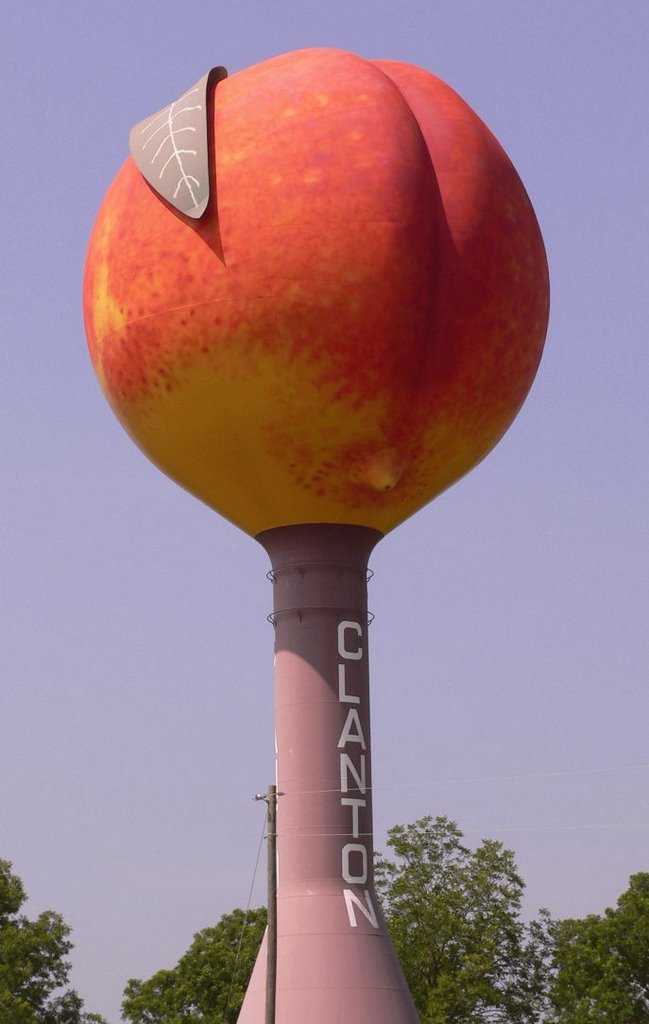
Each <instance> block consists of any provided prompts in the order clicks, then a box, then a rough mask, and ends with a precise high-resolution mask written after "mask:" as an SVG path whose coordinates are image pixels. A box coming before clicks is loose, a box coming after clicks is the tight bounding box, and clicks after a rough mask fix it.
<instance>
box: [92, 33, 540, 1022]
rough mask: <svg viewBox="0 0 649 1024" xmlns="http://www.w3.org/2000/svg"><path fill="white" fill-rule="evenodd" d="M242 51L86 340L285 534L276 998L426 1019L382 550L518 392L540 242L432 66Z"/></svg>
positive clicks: (98, 229) (137, 405)
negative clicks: (393, 763) (377, 563)
mask: <svg viewBox="0 0 649 1024" xmlns="http://www.w3.org/2000/svg"><path fill="white" fill-rule="evenodd" d="M224 76H225V72H224V71H223V69H218V72H217V73H216V74H213V75H212V76H211V77H208V78H206V79H204V80H203V81H202V85H201V84H200V83H199V86H200V87H198V86H197V87H196V90H191V91H190V92H189V93H187V94H185V96H184V97H182V98H181V101H178V102H177V103H176V104H171V105H170V106H169V107H167V108H165V110H164V111H161V112H160V114H159V115H157V116H156V117H154V118H152V119H148V120H145V121H144V122H142V124H141V126H138V132H135V138H134V136H133V135H132V145H133V153H134V158H133V157H130V158H129V159H127V161H126V163H125V164H124V165H123V167H122V169H121V171H120V172H119V174H118V175H117V177H116V179H115V181H114V182H113V185H112V186H111V188H110V190H109V192H108V194H107V196H106V199H105V201H104V204H103V206H102V208H101V210H100V212H99V216H98V218H97V222H96V225H95V228H94V231H93V234H92V238H91V242H90V248H89V253H88V260H87V265H86V275H85V282H84V308H85V319H86V327H87V334H88V340H89V346H90V352H91V356H92V360H93V364H94V367H95V370H96V372H97V376H98V378H99V381H100V384H101V386H102V388H103V390H104V392H105V394H106V397H107V398H108V400H109V402H110V403H111V405H112V407H113V409H114V411H115V413H116V414H117V416H118V417H119V419H120V420H121V422H122V423H123V425H124V426H125V428H126V430H127V431H128V432H129V433H130V435H131V436H132V438H133V439H134V440H135V442H136V443H137V444H138V445H139V446H140V447H141V448H142V449H143V450H144V451H145V452H146V454H147V455H148V456H149V457H150V458H151V459H152V460H153V461H154V462H155V463H156V464H157V465H158V466H159V467H160V468H161V469H163V470H164V472H166V473H167V474H168V475H169V476H171V477H172V478H173V479H174V480H176V481H177V482H178V483H179V484H181V485H182V486H183V487H185V488H187V490H189V491H191V492H192V493H193V494H195V495H197V496H198V497H199V498H201V499H202V500H203V501H205V502H206V503H207V504H208V505H210V506H211V507H212V508H214V509H215V510H216V511H218V512H220V513H221V514H222V515H224V516H226V517H227V518H229V519H230V520H232V521H233V522H234V523H236V524H237V525H238V526H240V527H241V528H242V529H244V530H245V531H247V532H248V533H250V534H251V535H252V536H254V537H256V538H257V539H258V540H259V541H260V542H261V543H262V544H263V545H264V546H265V548H266V550H267V551H268V552H269V554H270V557H271V561H272V565H273V570H272V574H271V575H272V578H273V582H274V588H275V611H274V614H273V621H274V625H275V629H276V654H277V657H276V692H277V701H276V710H277V773H278V774H277V777H278V785H279V788H280V790H281V791H282V793H283V795H282V797H281V801H280V808H279V816H278V851H279V867H280V885H279V890H278V908H279V910H278V958H277V1003H276V1008H277V1021H278V1022H279V1024H303V1022H304V1021H306V1020H310V1021H312V1022H313V1024H333V1022H334V1021H338V1022H347V1021H349V1022H354V1024H406V1022H410V1024H412V1022H415V1021H416V1019H417V1017H416V1013H415V1010H414V1007H413V1005H412V1002H411V999H410V996H409V993H408V991H407V987H406V985H405V982H404V980H403V977H402V975H401V972H400V968H399V966H398V963H397V961H396V958H395V956H394V953H393V951H392V947H391V945H390V942H389V939H388V937H387V933H386V931H385V928H384V925H383V923H382V920H381V916H380V911H379V908H378V906H377V904H376V897H375V895H374V892H373V888H372V863H371V858H372V823H371V822H372V819H371V778H370V735H369V690H368V670H367V604H366V570H367V560H368V557H369V554H370V552H371V550H372V548H373V546H374V545H375V544H376V543H377V542H378V541H379V540H380V539H381V537H382V536H383V535H384V534H385V533H386V532H388V531H389V530H391V529H392V528H393V527H395V526H396V525H398V524H399V523H400V522H402V521H403V520H404V519H405V518H407V517H408V516H409V515H411V514H412V513H414V512H415V511H417V509H419V508H420V507H421V506H422V505H424V504H425V503H426V502H428V501H430V500H431V499H432V498H434V497H435V496H436V495H437V494H439V493H440V492H441V491H443V490H444V489H445V488H446V487H448V486H449V485H450V484H452V483H453V482H454V481H455V480H457V479H458V478H459V477H461V476H462V475H463V474H464V473H466V472H467V471H468V470H469V469H471V467H472V466H474V465H475V464H476V463H477V462H479V461H480V460H481V459H482V458H483V457H484V456H485V455H486V454H487V453H488V452H489V450H490V449H491V448H492V447H493V446H494V445H495V444H496V443H497V441H498V440H499V439H500V437H501V436H502V435H503V433H504V432H505V431H506V429H507V428H508V426H509V425H510V423H511V422H512V420H513V418H514V417H515V415H516V413H517V412H518V410H519V408H520V406H521V404H522V402H523V401H524V399H525V396H526V394H527V392H528V390H529V388H530V386H531V383H532V380H533V378H534V374H535V372H536V369H537V366H538V362H539V359H540V356H541V351H542V347H543V341H544V337H545V331H546V327H547V317H548V276H547V266H546V260H545V254H544V249H543V243H542V239H541V235H540V232H539V229H538V225H537V222H536V219H535V216H534V212H533V210H532V207H531V204H530V202H529V199H528V197H527V195H526V193H525V190H524V188H523V186H522V184H521V182H520V180H519V178H518V176H517V174H516V172H515V170H514V168H513V167H512V165H511V163H510V161H509V160H508V158H507V156H506V155H505V153H504V152H503V150H502V148H501V147H500V145H499V143H498V142H497V141H496V139H495V138H494V137H493V135H492V134H491V133H490V132H489V130H488V129H487V128H486V127H485V125H484V124H483V123H482V121H481V120H480V119H479V118H478V117H477V116H476V115H475V114H474V113H473V111H472V110H471V109H470V108H469V107H468V106H467V105H466V103H464V101H463V100H462V99H460V97H459V96H458V95H457V94H456V93H455V92H453V90H451V89H450V88H449V87H448V86H447V85H445V84H444V83H443V82H441V81H440V80H439V79H437V78H435V77H434V76H432V75H430V74H429V73H428V72H426V71H423V70H421V69H419V68H416V67H413V66H410V65H407V64H401V63H395V62H391V61H383V60H379V61H367V60H363V59H361V58H359V57H356V56H354V55H352V54H350V53H346V52H343V51H339V50H328V49H315V50H304V51H298V52H295V53H289V54H286V55H283V56H280V57H276V58H274V59H272V60H268V61H265V62H264V63H262V64H259V65H257V66H255V67H252V68H249V69H247V70H245V71H240V72H238V73H236V74H234V75H232V77H229V78H228V77H224ZM192 111H193V112H197V117H198V120H196V119H194V120H192V118H193V117H194V113H192ZM203 130H204V132H205V145H204V147H203V152H204V160H203V162H204V168H203V172H202V174H201V172H200V171H199V169H198V164H200V162H201V152H202V151H201V146H200V140H199V136H200V134H201V131H203ZM138 138H139V139H140V142H139V143H138ZM197 162H198V163H197ZM165 175H166V177H167V178H168V179H169V180H168V181H166V182H165V180H164V179H165ZM158 183H160V184H158ZM158 187H160V189H161V190H162V193H163V194H162V195H160V194H158V192H157V191H156V189H157V188H158ZM264 970H265V960H264V955H263V953H262V954H261V955H260V959H259V960H258V963H257V967H256V968H255V972H254V974H253V978H252V981H251V984H250V988H249V990H248V994H247V997H246V1000H245V1002H244V1006H243V1009H242V1011H241V1015H240V1018H239V1020H240V1022H241V1024H261V1021H262V1020H263V1019H264V1010H263V991H264V981H263V977H264Z"/></svg>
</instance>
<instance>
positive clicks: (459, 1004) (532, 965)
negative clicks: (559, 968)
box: [376, 817, 549, 1024]
mask: <svg viewBox="0 0 649 1024" xmlns="http://www.w3.org/2000/svg"><path fill="white" fill-rule="evenodd" d="M462 838H463V837H462V833H461V832H460V830H459V828H458V826H457V825H456V824H455V823H454V822H452V821H449V820H448V819H447V818H442V817H440V818H435V819H433V818H431V817H427V818H422V819H421V820H420V821H416V822H415V823H414V824H412V825H406V826H401V825H399V826H396V827H395V828H392V829H390V831H389V832H388V846H389V847H390V848H391V849H392V851H393V853H394V859H393V860H388V859H382V858H379V859H378V860H377V865H376V886H377V892H378V894H379V898H380V900H381V903H382V906H383V911H384V914H385V917H386V922H387V925H388V928H389V931H390V934H391V936H392V940H393V942H394V945H395V947H396V950H397V953H398V955H399V958H400V960H401V964H402V967H403V970H404V973H405V975H406V979H407V981H408V984H409V986H410V990H411V992H412V996H413V999H414V1001H415V1005H416V1006H417V1010H418V1012H419V1015H420V1019H421V1021H422V1024H483V1022H492V1024H497V1022H502V1024H533V1022H535V1021H540V1020H542V1019H543V1018H542V1012H543V1008H544V1004H545V992H546V988H547V983H548V962H547V958H548V952H549V945H548V943H549V930H548V922H547V917H546V916H544V915H542V916H541V918H540V919H539V921H538V922H536V923H535V924H534V926H533V927H526V926H525V925H524V924H523V923H522V921H521V919H520V910H521V900H522V896H523V890H524V883H523V881H522V879H521V877H520V876H519V874H518V872H517V870H516V865H515V862H514V857H513V854H512V853H511V852H510V851H509V850H506V849H504V848H503V846H502V844H501V843H498V842H494V841H492V840H484V841H483V842H482V843H481V844H480V846H478V848H477V849H476V850H473V851H472V850H470V849H468V848H467V847H466V846H464V845H463V843H462Z"/></svg>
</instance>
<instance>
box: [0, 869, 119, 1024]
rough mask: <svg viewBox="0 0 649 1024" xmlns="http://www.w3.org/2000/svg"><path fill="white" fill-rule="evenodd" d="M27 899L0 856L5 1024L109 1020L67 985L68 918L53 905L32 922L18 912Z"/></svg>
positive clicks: (0, 1004) (0, 999) (0, 986)
mask: <svg viewBox="0 0 649 1024" xmlns="http://www.w3.org/2000/svg"><path fill="white" fill-rule="evenodd" d="M26 899H27V896H26V893H25V889H24V886H23V883H22V882H21V880H20V878H18V876H17V875H14V874H13V873H12V871H11V862H10V861H8V860H0V1024H93V1022H94V1024H105V1022H103V1021H102V1018H101V1017H99V1016H97V1015H96V1014H90V1013H86V1012H84V1010H83V1000H82V999H81V998H80V996H79V995H78V994H77V993H76V992H75V991H74V989H70V988H66V987H65V986H66V985H67V982H68V976H69V973H70V967H71V965H70V962H69V960H68V955H69V953H70V950H71V949H72V943H71V941H70V929H69V928H68V926H67V925H66V923H65V921H64V920H63V918H62V917H61V915H60V914H56V913H54V911H52V910H46V911H44V912H43V913H42V914H39V916H38V917H37V918H36V919H35V920H34V921H30V920H29V919H28V918H27V917H26V916H25V915H24V914H20V913H19V911H20V908H21V907H22V905H23V903H24V902H25V900H26Z"/></svg>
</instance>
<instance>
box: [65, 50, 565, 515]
mask: <svg viewBox="0 0 649 1024" xmlns="http://www.w3.org/2000/svg"><path fill="white" fill-rule="evenodd" d="M208 99H209V127H210V132H211V135H210V152H211V163H212V166H211V197H210V202H209V205H208V208H207V211H206V213H205V214H204V216H203V217H202V218H201V219H200V220H192V219H191V218H190V217H188V216H184V215H182V214H179V213H178V212H177V211H176V210H174V209H173V208H172V207H171V206H170V205H169V204H168V203H166V202H165V201H163V200H162V199H160V197H159V196H158V195H157V194H156V193H155V192H154V191H153V189H152V188H151V187H150V186H149V185H148V184H147V183H146V181H145V180H144V178H143V177H142V175H141V174H140V172H139V171H138V169H137V167H136V166H135V163H134V162H133V160H132V159H131V158H128V159H127V160H126V162H125V164H124V165H123V167H122V169H121V170H120V172H119V173H118V175H117V177H116V179H115V181H114V182H113V184H112V186H111V188H110V190H109V192H108V194H107V196H106V198H105V201H104V203H103V205H102V207H101V210H100V213H99V216H98V218H97V222H96V224H95V227H94V231H93V234H92V238H91V242H90V247H89V252H88V259H87V265H86V274H85V282H84V308H85V320H86V326H87V334H88V339H89V345H90V352H91V356H92V360H93V363H94V366H95V369H96V372H97V375H98V378H99V380H100V383H101V386H102V388H103V390H104V392H105V394H106V396H107V398H108V400H109V401H110V403H111V405H112V407H113V409H114V411H115V412H116V414H117V416H118V417H119V419H120V420H121V422H122V423H123V425H124V426H125V428H126V429H127V431H128V432H129V433H130V435H131V436H132V437H133V439H134V440H135V442H136V443H137V444H138V445H139V446H140V447H141V448H142V449H143V450H144V451H145V452H146V454H147V455H149V457H150V458H151V459H152V460H153V461H154V462H155V463H156V464H157V465H158V466H159V467H160V468H161V469H162V470H164V472H166V473H167V474H168V475H169V476H171V477H172V478H173V479H174V480H176V481H177V482H178V483H179V484H181V485H182V486H183V487H185V488H187V490H189V491H191V492H192V493H193V494H195V495H197V496H198V497H199V498H201V499H202V500H203V501H205V502H206V503H207V504H208V505H210V506H211V507H212V508H214V509H216V510H217V511H218V512H220V513H221V514H222V515H224V516H226V517H227V518H228V519H230V520H232V521H233V522H235V523H236V524H237V525H239V526H240V527H242V528H243V529H244V530H246V531H247V532H248V533H250V534H252V535H257V534H258V533H259V532H261V531H263V530H267V529H272V528H275V527H279V526H286V525H289V524H292V523H315V522H328V523H347V524H355V525H362V526H366V527H370V528H374V529H377V530H379V531H380V532H382V533H385V532H387V531H388V530H390V529H392V528H393V527H394V526H396V525H397V524H398V523H399V522H401V521H402V520H403V519H405V518H406V517H408V516H409V515H411V514H412V513H413V512H415V511H416V510H417V509H418V508H420V507H421V506H422V505H424V504H425V503H426V502H428V501H429V500H430V499H431V498H433V497H435V496H436V495H437V494H439V493H440V492H441V491H443V490H444V489H445V488H446V487H448V486H449V485H450V484H452V483H453V482H454V481H455V480H457V479H458V478H459V477H461V476H462V475H463V474H464V473H466V472H467V471H468V470H469V469H470V468H471V467H472V466H473V465H475V464H476V463H477V462H479V461H480V460H481V459H482V458H483V457H484V456H485V455H486V454H487V453H488V451H489V450H490V449H491V448H492V447H493V446H494V445H495V444H496V443H497V441H498V440H499V438H500V437H501V436H502V435H503V433H504V432H505V430H506V429H507V427H508V426H509V424H510V423H511V421H512V419H513V418H514V416H515V415H516V413H517V411H518V409H519V408H520V406H521V404H522V402H523V400H524V398H525V396H526V394H527V392H528V389H529V387H530V385H531V383H532V380H533V377H534V374H535V372H536V369H537V366H538V362H539V359H540V355H541V351H542V346H543V340H544V337H545V331H546V326H547V317H548V275H547V266H546V260H545V253H544V248H543V243H542V239H541V235H540V232H539V229H538V225H537V222H536V219H535V216H534V212H533V210H532V207H531V205H530V202H529V199H528V197H527V195H526V192H525V190H524V188H523V186H522V184H521V182H520V180H519V178H518V176H517V174H516V171H515V170H514V168H513V167H512V165H511V163H510V161H509V160H508V158H507V156H506V155H505V153H504V152H503V150H502V148H501V147H500V145H499V143H498V142H497V141H496V139H495V138H494V137H493V135H492V134H491V133H490V132H489V130H488V129H487V128H486V127H485V125H484V124H483V123H482V121H481V120H480V119H479V118H478V117H477V116H476V115H475V114H474V113H473V112H472V110H471V109H470V108H469V107H468V106H467V105H466V104H465V103H464V101H463V100H462V99H460V97H459V96H458V95H457V94H456V93H455V92H453V90H451V89H450V88H449V87H448V86H447V85H445V84H444V83H443V82H441V81H440V80H439V79H438V78H435V77H434V76H433V75H431V74H429V73H428V72H426V71H423V70H421V69H419V68H416V67H412V66H410V65H406V64H400V63H393V62H390V61H368V60H363V59H361V58H360V57H356V56H354V55H352V54H350V53H346V52H342V51H338V50H329V49H315V50H304V51H298V52H295V53H290V54H286V55H284V56H280V57H276V58H274V59H272V60H268V61H265V62H264V63H262V64H259V65H257V66H255V67H252V68H249V69H247V70H244V71H240V72H237V73H236V74H234V75H232V76H231V77H230V78H226V79H225V80H223V81H220V82H219V83H218V85H216V84H212V86H211V89H210V93H209V96H208Z"/></svg>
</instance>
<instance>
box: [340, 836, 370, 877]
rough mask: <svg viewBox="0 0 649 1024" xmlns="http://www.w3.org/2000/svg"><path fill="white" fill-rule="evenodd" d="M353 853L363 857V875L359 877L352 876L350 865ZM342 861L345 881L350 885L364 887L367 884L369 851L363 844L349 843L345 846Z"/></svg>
mask: <svg viewBox="0 0 649 1024" xmlns="http://www.w3.org/2000/svg"><path fill="white" fill-rule="evenodd" d="M353 853H360V855H361V873H360V874H358V875H353V874H352V869H351V866H350V863H349V862H350V860H351V856H352V854H353ZM342 861H343V863H342V870H343V879H344V880H345V881H346V882H347V884H348V885H364V884H365V882H367V849H366V847H365V846H363V845H362V843H347V844H346V845H345V846H343V857H342Z"/></svg>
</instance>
